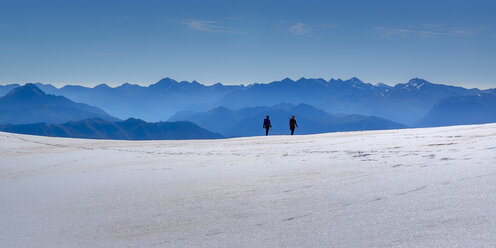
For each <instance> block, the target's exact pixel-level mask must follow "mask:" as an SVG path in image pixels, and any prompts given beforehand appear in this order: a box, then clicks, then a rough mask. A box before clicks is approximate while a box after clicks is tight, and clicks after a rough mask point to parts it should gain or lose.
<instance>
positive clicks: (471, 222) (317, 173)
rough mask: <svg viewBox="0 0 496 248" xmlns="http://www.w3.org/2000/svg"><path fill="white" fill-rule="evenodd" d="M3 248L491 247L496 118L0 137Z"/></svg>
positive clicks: (495, 214) (495, 217) (494, 238)
mask: <svg viewBox="0 0 496 248" xmlns="http://www.w3.org/2000/svg"><path fill="white" fill-rule="evenodd" d="M0 158H1V159H0V247H491V246H494V245H495V244H496V235H494V234H495V233H496V211H495V207H496V124H487V125H471V126H454V127H442V128H425V129H405V130H388V131H366V132H345V133H332V134H319V135H306V136H268V137H265V136H262V137H250V138H236V139H227V140H198V141H196V140H195V141H105V140H83V139H64V138H49V137H37V136H28V135H17V134H9V133H0Z"/></svg>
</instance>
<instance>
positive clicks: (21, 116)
mask: <svg viewBox="0 0 496 248" xmlns="http://www.w3.org/2000/svg"><path fill="white" fill-rule="evenodd" d="M95 117H97V118H101V119H105V120H109V121H116V120H118V119H117V118H115V117H112V116H110V115H109V114H107V113H106V112H105V111H103V110H101V109H99V108H96V107H93V106H89V105H86V104H82V103H75V102H73V101H71V100H69V99H67V98H65V97H63V96H54V95H47V94H45V92H43V91H42V90H40V89H39V88H38V87H36V86H35V85H34V84H26V85H24V86H20V87H17V88H14V89H12V90H11V91H10V92H9V93H7V95H5V96H3V97H0V124H6V123H11V124H20V123H34V122H46V123H63V122H67V121H75V120H82V119H86V118H95Z"/></svg>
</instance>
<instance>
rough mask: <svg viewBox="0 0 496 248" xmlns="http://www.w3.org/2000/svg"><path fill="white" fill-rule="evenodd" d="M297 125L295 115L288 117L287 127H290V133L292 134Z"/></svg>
mask: <svg viewBox="0 0 496 248" xmlns="http://www.w3.org/2000/svg"><path fill="white" fill-rule="evenodd" d="M296 127H298V123H296V120H295V116H294V115H293V117H291V119H289V129H291V135H293V133H294V130H295V128H296Z"/></svg>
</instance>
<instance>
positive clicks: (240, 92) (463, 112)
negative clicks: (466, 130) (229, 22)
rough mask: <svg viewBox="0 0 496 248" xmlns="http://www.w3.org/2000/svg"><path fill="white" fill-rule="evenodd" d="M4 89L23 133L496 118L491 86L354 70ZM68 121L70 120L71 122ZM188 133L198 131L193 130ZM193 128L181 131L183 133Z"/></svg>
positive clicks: (235, 130) (0, 103) (252, 129)
mask: <svg viewBox="0 0 496 248" xmlns="http://www.w3.org/2000/svg"><path fill="white" fill-rule="evenodd" d="M38 87H39V88H38ZM44 91H46V92H48V93H49V94H53V95H49V94H45V93H44ZM4 94H6V95H5V96H3V97H0V124H7V123H9V124H33V123H37V124H36V125H31V126H23V127H14V126H13V125H10V126H9V128H10V130H24V132H25V133H28V132H27V131H26V128H27V127H29V128H31V130H30V133H37V134H43V135H48V136H63V137H82V136H84V135H82V134H77V132H75V131H74V130H72V131H69V127H68V126H67V125H66V126H63V125H62V126H54V125H52V126H50V125H41V124H40V123H43V122H45V123H47V124H61V123H67V122H71V121H72V122H80V121H82V120H85V119H94V118H99V119H102V120H106V121H108V123H106V125H107V124H108V127H111V126H113V125H114V124H113V123H114V122H116V121H118V120H119V119H128V118H140V119H143V120H145V121H153V122H156V121H165V120H170V121H191V122H193V123H196V124H198V125H199V126H200V127H202V128H206V129H208V130H210V131H213V132H216V133H220V134H222V135H224V136H226V137H233V136H252V135H261V134H262V133H263V132H262V120H263V118H265V115H270V116H271V119H272V123H273V130H272V134H287V133H288V132H289V131H288V126H289V125H288V120H289V118H290V117H291V115H296V116H297V118H296V119H297V120H298V123H299V126H300V128H299V129H298V130H297V132H296V133H297V134H311V133H323V132H333V131H353V130H374V129H392V128H404V127H407V126H409V127H422V126H445V125H457V124H479V123H489V122H496V113H495V109H496V100H495V98H496V89H487V90H479V89H466V88H462V87H454V86H448V85H442V84H433V83H430V82H428V81H425V80H423V79H418V78H414V79H412V80H410V81H409V82H408V83H405V84H397V85H395V86H394V87H392V86H388V85H385V84H378V85H372V84H368V83H364V82H362V81H361V80H359V79H358V78H351V79H349V80H340V79H337V80H335V79H331V80H329V81H326V80H324V79H305V78H301V79H299V80H297V81H293V80H291V79H288V78H286V79H284V80H281V81H275V82H272V83H269V84H251V85H248V86H244V85H238V86H226V85H222V84H220V83H219V84H215V85H211V86H205V85H203V84H200V83H198V82H196V81H193V82H186V81H182V82H177V81H175V80H173V79H170V78H165V79H162V80H160V81H159V82H157V83H156V84H152V85H150V86H148V87H144V86H139V85H132V84H123V85H121V86H118V87H115V88H112V87H109V86H107V85H105V84H102V85H98V86H96V87H94V88H88V87H83V86H74V85H68V86H64V87H62V88H56V87H54V86H52V85H49V84H41V83H37V84H26V85H25V86H23V87H19V85H16V84H11V85H4V86H1V85H0V96H1V95H4ZM55 95H58V96H55ZM69 99H70V100H69ZM76 102H81V103H76ZM90 105H93V106H96V107H93V106H90ZM118 118H119V119H118ZM100 121H101V120H100ZM84 123H85V125H86V126H88V125H89V126H92V128H94V126H95V125H96V126H98V125H100V124H101V123H100V122H99V121H95V120H92V121H86V122H84ZM144 123H146V122H144ZM90 124H91V125H90ZM157 125H161V124H160V122H159V123H147V125H141V127H144V126H146V127H147V128H152V129H153V128H156V127H157ZM69 126H71V128H73V126H72V124H71V125H69ZM83 126H84V125H83ZM62 127H63V128H62ZM161 127H164V126H163V125H162V126H161ZM80 128H82V127H81V126H80ZM82 129H84V128H82ZM111 129H112V128H110V129H105V128H104V129H103V130H106V131H109V130H111ZM176 129H177V130H182V132H186V130H187V129H181V128H176ZM57 130H59V131H57ZM60 130H64V131H63V132H62V131H60ZM120 130H121V131H126V132H129V131H130V130H125V129H120ZM147 130H148V129H147ZM79 131H80V130H79ZM97 133H99V134H97ZM104 133H105V132H104ZM145 133H154V131H151V130H148V131H146V132H143V135H141V136H139V135H138V136H133V135H131V134H121V135H120V136H112V135H110V134H109V133H107V134H105V135H102V134H101V130H100V131H95V134H87V136H91V137H97V138H109V137H115V138H116V139H121V138H125V137H127V138H130V139H135V138H138V137H139V139H142V138H143V139H147V138H149V137H150V136H148V135H146V134H145ZM192 133H197V134H198V133H202V132H197V130H195V131H193V132H192ZM155 134H156V133H155ZM204 134H205V135H206V136H205V137H213V136H211V135H210V134H208V133H204ZM195 135H196V134H182V137H193V136H195ZM133 137H134V138H133ZM157 137H165V136H160V135H158V136H157ZM171 137H172V136H171ZM178 137H179V136H178ZM195 137H198V138H201V137H200V136H198V135H197V136H195Z"/></svg>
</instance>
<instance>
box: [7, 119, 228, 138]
mask: <svg viewBox="0 0 496 248" xmlns="http://www.w3.org/2000/svg"><path fill="white" fill-rule="evenodd" d="M0 131H4V132H10V133H19V134H31V135H41V136H51V137H69V138H88V139H113V140H178V139H218V138H223V137H222V135H219V134H216V133H213V132H210V131H208V130H205V129H203V128H201V127H199V126H197V125H196V124H194V123H191V122H187V121H179V122H158V123H149V122H145V121H142V120H139V119H134V118H130V119H127V120H125V121H117V122H111V121H106V120H102V119H98V118H92V119H85V120H80V121H72V122H67V123H64V124H46V123H32V124H19V125H11V124H8V125H1V126H0Z"/></svg>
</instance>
